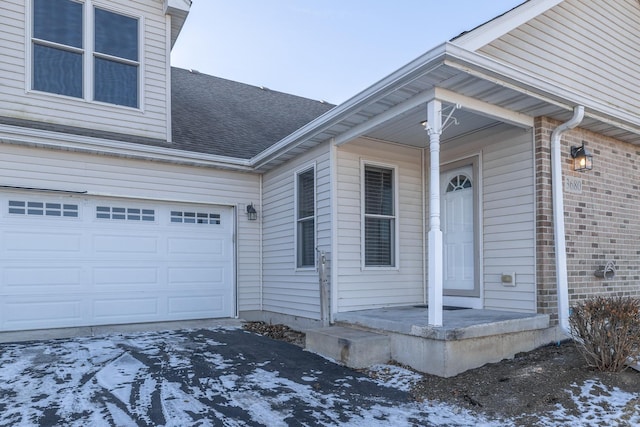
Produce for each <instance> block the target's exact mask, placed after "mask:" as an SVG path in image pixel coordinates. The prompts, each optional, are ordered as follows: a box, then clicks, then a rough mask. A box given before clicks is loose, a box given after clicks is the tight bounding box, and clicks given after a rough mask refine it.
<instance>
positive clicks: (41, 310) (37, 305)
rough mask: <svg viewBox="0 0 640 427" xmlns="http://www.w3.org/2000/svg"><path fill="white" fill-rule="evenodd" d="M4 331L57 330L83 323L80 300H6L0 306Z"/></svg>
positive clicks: (50, 298)
mask: <svg viewBox="0 0 640 427" xmlns="http://www.w3.org/2000/svg"><path fill="white" fill-rule="evenodd" d="M1 307H2V314H1V315H0V318H2V328H3V329H5V330H20V329H42V328H57V327H64V326H70V325H81V324H82V323H83V320H84V319H83V300H82V298H78V297H76V298H64V299H62V298H59V297H55V296H48V297H45V298H43V299H34V298H6V301H5V302H4V303H3V304H2V305H1Z"/></svg>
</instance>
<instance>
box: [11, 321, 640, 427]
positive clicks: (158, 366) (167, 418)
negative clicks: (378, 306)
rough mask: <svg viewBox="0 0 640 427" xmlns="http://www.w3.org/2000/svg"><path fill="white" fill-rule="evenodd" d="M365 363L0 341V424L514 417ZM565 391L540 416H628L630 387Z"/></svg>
mask: <svg viewBox="0 0 640 427" xmlns="http://www.w3.org/2000/svg"><path fill="white" fill-rule="evenodd" d="M372 372H374V373H375V375H374V376H373V377H374V378H373V379H369V378H367V377H365V376H363V375H361V374H358V373H355V372H353V371H350V370H348V369H346V368H343V367H340V366H337V365H335V364H332V363H330V362H328V361H326V360H324V359H321V358H319V357H317V356H315V355H313V354H310V353H307V352H303V351H302V350H301V349H299V348H297V347H293V346H290V345H287V344H285V343H279V342H278V343H276V342H272V341H269V340H268V339H266V338H264V337H258V336H256V335H253V334H249V333H247V332H244V331H242V330H232V329H229V328H225V329H216V330H196V331H177V332H150V333H144V334H136V335H127V336H123V335H105V336H101V337H95V338H77V339H71V340H59V341H49V342H35V343H26V344H4V345H0V426H34V425H35V426H38V425H46V426H49V425H65V426H67V425H68V426H85V425H92V426H111V425H116V426H138V425H145V426H146V425H152V426H160V425H166V426H185V425H196V426H211V425H221V424H222V425H225V426H247V425H256V424H257V425H266V426H287V425H290V424H292V423H293V424H296V425H309V426H312V425H323V426H324V425H347V426H411V425H433V426H488V427H491V426H505V425H507V426H508V425H517V420H490V419H486V418H482V417H478V416H477V415H474V414H473V413H471V412H469V411H466V410H463V409H460V408H456V407H454V406H451V405H446V404H439V403H434V402H421V403H419V402H413V401H411V399H410V398H409V396H408V394H407V393H406V391H407V390H409V388H410V387H411V385H412V384H413V383H414V382H415V381H418V380H419V378H420V376H419V375H417V374H415V373H413V372H411V371H409V370H406V369H403V368H401V367H397V366H391V365H377V366H375V367H374V368H373V369H372ZM597 388H599V389H600V390H598V393H597V394H599V395H602V396H601V397H594V396H593V394H594V393H593V391H594V390H595V389H597ZM567 392H568V393H572V394H573V396H574V398H575V401H576V404H577V405H578V407H579V408H580V412H581V415H580V416H576V415H574V414H573V413H572V412H570V411H568V410H567V409H565V408H562V407H558V409H557V410H556V411H555V412H553V413H551V414H548V415H547V416H545V417H542V418H541V419H540V425H548V426H557V425H567V426H576V425H581V426H582V425H584V426H587V425H596V424H598V423H604V424H606V425H611V426H615V425H621V426H622V425H638V424H640V415H639V414H640V407H639V406H638V405H639V399H638V397H637V396H633V395H629V394H627V393H624V392H622V391H620V390H606V389H604V388H603V386H602V385H601V384H598V383H596V382H587V383H585V384H583V385H575V386H574V387H573V388H572V390H568V391H567ZM604 401H606V404H604V403H603V402H604ZM602 408H605V409H606V410H604V409H602ZM600 425H603V424H600Z"/></svg>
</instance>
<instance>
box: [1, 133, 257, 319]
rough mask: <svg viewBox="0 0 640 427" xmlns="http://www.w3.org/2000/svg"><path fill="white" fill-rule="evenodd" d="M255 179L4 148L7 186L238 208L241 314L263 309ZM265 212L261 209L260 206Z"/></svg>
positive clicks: (3, 176) (205, 170)
mask: <svg viewBox="0 0 640 427" xmlns="http://www.w3.org/2000/svg"><path fill="white" fill-rule="evenodd" d="M259 180H260V177H259V176H258V175H255V174H249V173H241V172H232V171H222V170H212V169H209V168H202V167H187V166H179V165H170V164H164V163H159V162H145V161H140V160H132V159H121V158H113V157H108V156H95V155H89V154H80V153H72V152H67V151H58V150H45V149H38V148H28V147H22V146H17V145H7V144H1V145H0V182H2V185H3V186H10V187H11V186H13V187H27V188H47V189H52V190H65V191H77V192H87V194H88V195H89V196H90V195H105V196H114V197H131V198H143V199H152V200H153V199H155V200H158V201H163V200H167V201H177V202H185V203H199V204H217V205H231V206H235V205H237V204H240V206H238V210H239V212H238V215H237V236H236V242H237V253H238V257H237V266H238V271H237V282H238V301H239V307H240V310H257V309H259V308H260V269H259V265H260V251H259V248H260V241H259V233H260V230H259V223H258V221H248V219H247V216H246V214H244V212H243V209H244V204H248V203H250V202H251V201H254V202H257V201H259V199H260V182H259ZM257 208H258V209H260V207H259V206H257Z"/></svg>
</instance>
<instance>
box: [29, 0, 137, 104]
mask: <svg viewBox="0 0 640 427" xmlns="http://www.w3.org/2000/svg"><path fill="white" fill-rule="evenodd" d="M85 8H88V9H85ZM87 10H89V11H90V14H89V16H90V20H89V22H86V21H87V19H85V16H86V15H87V13H86V12H87ZM139 27H140V20H139V19H138V18H135V17H131V16H126V15H123V14H120V13H117V12H114V11H110V10H107V9H104V8H102V7H94V6H93V5H92V0H86V1H85V2H80V1H74V0H33V36H32V42H33V51H32V55H33V58H32V89H33V90H37V91H42V92H48V93H54V94H58V95H65V96H70V97H74V98H81V99H87V100H92V101H98V102H105V103H109V104H116V105H123V106H127V107H133V108H138V107H139V104H140V103H139V91H140V83H139V82H140V75H139V74H140V62H139V50H140V43H139Z"/></svg>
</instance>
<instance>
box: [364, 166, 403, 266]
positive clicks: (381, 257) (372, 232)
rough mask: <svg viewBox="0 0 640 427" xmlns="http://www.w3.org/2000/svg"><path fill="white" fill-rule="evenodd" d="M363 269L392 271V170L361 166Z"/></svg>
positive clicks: (394, 257)
mask: <svg viewBox="0 0 640 427" xmlns="http://www.w3.org/2000/svg"><path fill="white" fill-rule="evenodd" d="M363 173H364V197H363V199H364V200H363V201H364V266H365V267H395V265H396V212H395V210H396V208H395V195H394V190H395V184H394V180H395V176H394V169H391V168H386V167H380V166H373V165H365V166H364V172H363Z"/></svg>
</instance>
